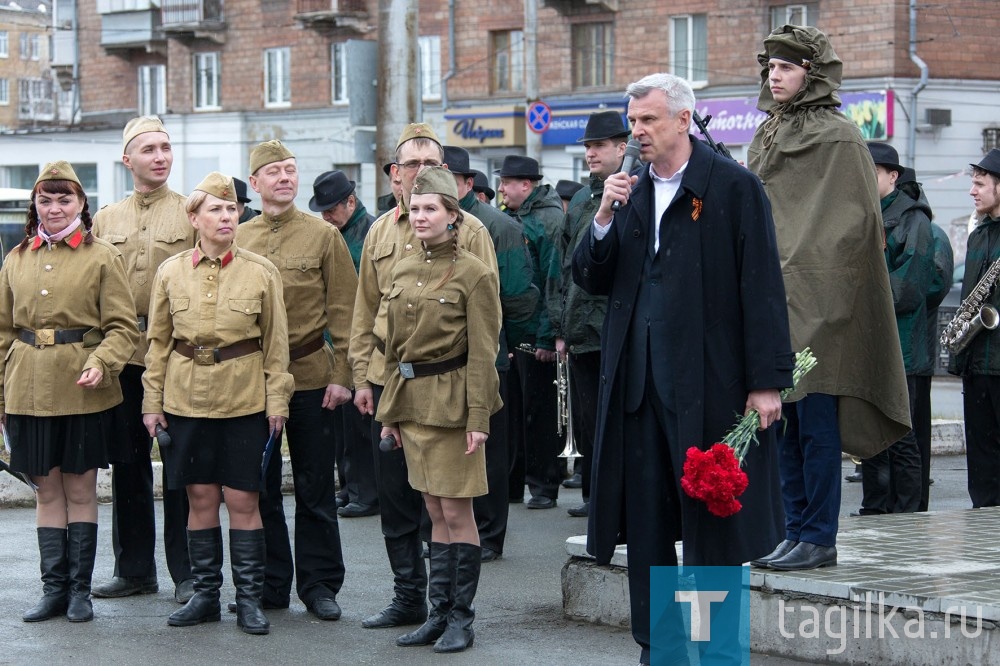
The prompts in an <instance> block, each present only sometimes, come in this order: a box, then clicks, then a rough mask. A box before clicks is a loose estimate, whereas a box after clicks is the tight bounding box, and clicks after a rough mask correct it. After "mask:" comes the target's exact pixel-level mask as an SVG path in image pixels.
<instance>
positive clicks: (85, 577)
mask: <svg viewBox="0 0 1000 666" xmlns="http://www.w3.org/2000/svg"><path fill="white" fill-rule="evenodd" d="M96 557H97V523H70V524H69V525H67V526H66V561H67V562H68V563H69V607H68V608H67V609H66V619H68V620H69V621H70V622H90V621H91V620H93V619H94V605H93V604H92V603H91V601H90V583H91V580H92V579H93V577H94V559H95V558H96Z"/></svg>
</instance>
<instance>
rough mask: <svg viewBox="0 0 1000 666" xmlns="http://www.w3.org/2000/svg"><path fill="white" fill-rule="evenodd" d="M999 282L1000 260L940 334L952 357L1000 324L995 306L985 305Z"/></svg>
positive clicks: (988, 271)
mask: <svg viewBox="0 0 1000 666" xmlns="http://www.w3.org/2000/svg"><path fill="white" fill-rule="evenodd" d="M998 279H1000V259H997V260H996V261H994V262H993V264H992V265H991V266H990V267H989V270H987V271H986V274H985V275H983V277H982V279H981V280H979V282H978V284H976V286H975V287H974V288H973V289H972V291H971V292H970V293H969V295H968V296H966V297H965V300H963V301H962V304H961V305H959V306H958V310H957V311H956V312H955V316H954V317H953V318H952V320H951V321H950V322H948V325H947V326H945V328H944V330H943V331H942V332H941V340H940V342H941V346H942V347H944V348H945V349H947V350H948V351H949V352H951V353H952V354H957V353H959V352H961V351H962V350H963V349H965V348H966V347H968V346H969V343H971V342H972V340H973V338H975V337H976V336H977V335H979V333H980V332H982V330H983V329H986V330H988V331H992V330H993V329H995V328H996V327H997V324H1000V313H998V312H997V310H996V308H994V307H993V306H992V305H987V304H986V299H987V298H989V296H990V292H991V291H993V287H994V285H996V283H997V280H998Z"/></svg>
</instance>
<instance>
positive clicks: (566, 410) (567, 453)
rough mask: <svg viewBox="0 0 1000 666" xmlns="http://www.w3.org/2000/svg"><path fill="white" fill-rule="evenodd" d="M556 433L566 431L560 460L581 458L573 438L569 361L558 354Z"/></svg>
mask: <svg viewBox="0 0 1000 666" xmlns="http://www.w3.org/2000/svg"><path fill="white" fill-rule="evenodd" d="M555 385H556V431H557V432H558V433H559V434H560V435H562V434H563V430H564V429H565V431H566V445H565V446H564V447H563V450H562V453H560V454H559V457H560V458H579V457H581V456H582V455H583V454H581V453H580V452H579V451H578V450H577V448H576V439H575V438H574V437H573V400H572V398H571V396H570V393H569V359H566V360H563V357H562V355H561V354H559V353H558V352H556V380H555Z"/></svg>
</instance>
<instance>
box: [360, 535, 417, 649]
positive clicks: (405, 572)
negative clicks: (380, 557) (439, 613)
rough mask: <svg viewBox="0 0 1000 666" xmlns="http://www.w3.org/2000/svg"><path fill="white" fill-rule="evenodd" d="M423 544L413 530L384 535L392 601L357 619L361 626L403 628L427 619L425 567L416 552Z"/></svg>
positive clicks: (366, 627)
mask: <svg viewBox="0 0 1000 666" xmlns="http://www.w3.org/2000/svg"><path fill="white" fill-rule="evenodd" d="M422 550H423V543H422V542H421V541H420V536H419V535H418V534H417V533H413V534H409V535H407V536H403V537H391V538H390V537H386V538H385V552H386V554H387V555H388V556H389V566H390V567H392V573H393V591H394V594H393V598H392V602H391V603H390V604H389V605H388V606H387V607H386V608H384V609H382V610H380V611H379V612H378V613H375V615H372V616H371V617H368V618H365V619H364V620H362V621H361V626H362V627H364V628H365V629H381V628H383V627H403V626H406V625H408V624H421V623H422V622H423V621H424V620H426V619H427V602H426V600H425V599H424V595H425V594H426V593H427V570H426V569H425V568H424V560H423V559H422V558H421V556H420V554H421V551H422Z"/></svg>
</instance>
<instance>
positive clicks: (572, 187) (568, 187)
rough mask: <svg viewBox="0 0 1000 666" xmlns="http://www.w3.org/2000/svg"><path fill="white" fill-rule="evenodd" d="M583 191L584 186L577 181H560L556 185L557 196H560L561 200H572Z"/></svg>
mask: <svg viewBox="0 0 1000 666" xmlns="http://www.w3.org/2000/svg"><path fill="white" fill-rule="evenodd" d="M582 189H583V185H582V184H580V183H578V182H576V181H575V180H560V181H559V182H558V183H556V194H558V195H559V198H560V199H565V200H566V201H569V200H570V199H572V198H573V195H574V194H576V193H577V192H579V191H580V190H582Z"/></svg>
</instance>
